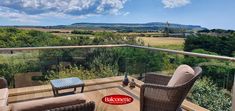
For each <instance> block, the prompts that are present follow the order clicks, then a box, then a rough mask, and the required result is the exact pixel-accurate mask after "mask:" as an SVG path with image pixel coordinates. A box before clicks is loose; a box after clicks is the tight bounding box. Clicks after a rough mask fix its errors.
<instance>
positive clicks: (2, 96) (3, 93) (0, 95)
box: [0, 88, 8, 100]
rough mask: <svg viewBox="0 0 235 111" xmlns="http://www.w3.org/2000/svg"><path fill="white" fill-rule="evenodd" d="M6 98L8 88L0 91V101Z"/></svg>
mask: <svg viewBox="0 0 235 111" xmlns="http://www.w3.org/2000/svg"><path fill="white" fill-rule="evenodd" d="M7 98H8V88H3V89H0V100H2V99H6V100H7Z"/></svg>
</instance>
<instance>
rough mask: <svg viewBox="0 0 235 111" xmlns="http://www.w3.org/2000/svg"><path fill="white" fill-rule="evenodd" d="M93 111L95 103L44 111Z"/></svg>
mask: <svg viewBox="0 0 235 111" xmlns="http://www.w3.org/2000/svg"><path fill="white" fill-rule="evenodd" d="M94 110H95V102H94V101H90V102H87V103H83V104H78V105H72V106H65V107H60V108H55V109H50V110H45V111H94Z"/></svg>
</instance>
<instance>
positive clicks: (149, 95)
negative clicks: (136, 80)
mask: <svg viewBox="0 0 235 111" xmlns="http://www.w3.org/2000/svg"><path fill="white" fill-rule="evenodd" d="M183 92H184V86H183V87H182V86H179V87H168V86H164V85H158V84H149V83H145V84H143V85H142V86H141V88H140V109H141V110H140V111H144V109H145V108H144V107H146V105H147V106H148V105H150V106H148V108H150V107H152V108H153V107H155V108H156V107H157V108H159V109H165V108H170V109H176V108H177V107H178V106H179V105H178V104H181V103H180V102H181V101H183V100H184V98H182V96H181V95H182V93H183ZM148 103H151V104H148ZM144 104H145V105H144ZM168 110H169V109H168Z"/></svg>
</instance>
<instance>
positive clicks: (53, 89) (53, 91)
mask: <svg viewBox="0 0 235 111" xmlns="http://www.w3.org/2000/svg"><path fill="white" fill-rule="evenodd" d="M52 91H53V94H54V96H56V94H55V89H54V88H52Z"/></svg>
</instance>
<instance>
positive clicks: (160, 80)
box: [144, 74, 171, 85]
mask: <svg viewBox="0 0 235 111" xmlns="http://www.w3.org/2000/svg"><path fill="white" fill-rule="evenodd" d="M170 79H171V77H170V76H164V75H159V74H146V75H145V79H144V83H151V84H160V85H167V84H168V82H169V81H170Z"/></svg>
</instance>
